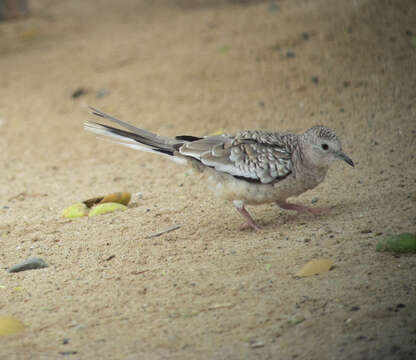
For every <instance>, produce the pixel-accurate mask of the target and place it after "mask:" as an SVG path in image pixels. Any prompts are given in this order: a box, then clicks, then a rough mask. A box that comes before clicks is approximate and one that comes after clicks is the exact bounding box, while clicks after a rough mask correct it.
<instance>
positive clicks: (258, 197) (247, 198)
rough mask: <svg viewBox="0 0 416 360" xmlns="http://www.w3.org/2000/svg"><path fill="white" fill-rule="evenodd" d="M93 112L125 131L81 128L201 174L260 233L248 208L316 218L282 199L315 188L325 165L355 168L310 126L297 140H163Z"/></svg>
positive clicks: (264, 136)
mask: <svg viewBox="0 0 416 360" xmlns="http://www.w3.org/2000/svg"><path fill="white" fill-rule="evenodd" d="M91 110H92V113H93V114H94V115H97V116H99V117H102V118H105V119H107V120H110V121H112V122H114V123H116V124H118V125H120V126H122V127H124V128H125V129H127V130H128V131H127V130H122V129H118V128H114V127H112V126H108V125H104V124H99V123H95V122H88V123H85V129H86V130H89V131H92V132H94V133H96V134H99V135H104V136H108V137H110V138H113V140H114V141H115V142H117V143H120V144H122V145H125V146H128V147H131V148H134V149H137V150H142V151H147V152H153V153H158V154H161V155H164V156H168V157H170V158H171V159H173V160H175V161H177V162H180V163H188V164H189V165H191V166H193V167H194V168H196V169H198V170H199V171H201V172H203V173H205V174H206V175H207V176H208V179H209V180H210V181H211V184H212V185H213V190H214V192H215V193H216V194H217V195H218V196H220V197H222V198H224V199H227V200H231V201H233V202H234V205H235V206H236V208H237V210H238V211H239V212H240V213H241V214H242V215H243V216H244V218H245V219H246V222H247V223H246V226H248V227H251V228H254V229H256V230H257V229H259V227H258V226H257V225H256V223H255V222H254V220H253V219H252V218H251V216H250V214H249V213H248V212H247V210H246V209H245V205H246V204H248V205H250V204H252V205H255V204H263V203H267V202H276V203H277V204H278V205H279V206H280V207H282V208H284V209H290V210H295V211H297V212H299V213H300V212H308V213H320V212H321V211H323V210H324V209H316V208H315V209H310V208H306V207H303V206H300V205H295V204H290V203H287V202H286V199H287V198H288V197H291V196H297V195H299V194H301V193H303V192H305V191H307V190H309V189H312V188H314V187H315V186H317V185H318V184H319V183H320V182H322V181H323V179H324V177H325V175H326V173H327V170H328V167H329V164H330V163H331V162H332V161H334V160H344V161H345V162H347V163H348V164H349V165H351V166H354V164H353V162H352V160H351V159H350V158H349V157H348V156H347V155H345V154H344V153H343V152H342V149H341V143H340V141H339V139H338V137H337V136H336V134H335V132H334V131H333V130H331V129H329V128H327V127H325V126H314V127H312V128H310V129H309V130H307V131H306V132H305V133H303V134H301V135H297V134H290V133H277V132H266V131H257V130H256V131H241V132H238V133H236V134H233V135H231V134H223V135H216V136H205V137H194V136H188V135H183V136H177V137H176V138H168V137H164V136H159V135H157V134H154V133H151V132H149V131H146V130H143V129H140V128H137V127H135V126H132V125H130V124H128V123H125V122H123V121H121V120H119V119H116V118H114V117H112V116H110V115H107V114H105V113H103V112H101V111H99V110H97V109H94V108H91Z"/></svg>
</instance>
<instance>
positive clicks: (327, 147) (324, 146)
mask: <svg viewBox="0 0 416 360" xmlns="http://www.w3.org/2000/svg"><path fill="white" fill-rule="evenodd" d="M321 148H322V149H323V150H328V149H329V146H328V144H322V145H321Z"/></svg>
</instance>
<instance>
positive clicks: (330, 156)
mask: <svg viewBox="0 0 416 360" xmlns="http://www.w3.org/2000/svg"><path fill="white" fill-rule="evenodd" d="M302 139H303V143H304V144H305V147H306V149H305V150H306V154H307V157H308V161H310V162H312V163H313V164H314V165H315V166H319V167H327V166H329V164H330V163H331V162H333V161H335V160H343V161H345V162H346V163H347V164H348V165H351V166H352V167H354V162H353V161H352V160H351V159H350V158H349V157H348V156H347V155H346V154H345V153H344V152H343V151H342V146H341V142H340V140H339V139H338V136H337V135H336V134H335V131H334V130H332V129H330V128H327V127H325V126H320V125H318V126H314V127H312V128H310V129H309V130H307V131H306V132H305V133H304V134H303V135H302Z"/></svg>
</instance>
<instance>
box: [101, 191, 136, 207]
mask: <svg viewBox="0 0 416 360" xmlns="http://www.w3.org/2000/svg"><path fill="white" fill-rule="evenodd" d="M130 199H131V194H130V193H129V192H116V193H112V194H108V195H106V196H104V198H103V199H102V200H101V201H100V204H104V203H110V202H111V203H119V204H123V205H125V206H127V205H128V204H129V202H130Z"/></svg>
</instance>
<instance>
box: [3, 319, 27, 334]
mask: <svg viewBox="0 0 416 360" xmlns="http://www.w3.org/2000/svg"><path fill="white" fill-rule="evenodd" d="M24 328H25V327H24V325H23V324H22V323H21V322H20V321H19V320H17V319H15V318H14V317H12V316H0V336H2V335H9V334H15V333H18V332H21V331H23V330H24Z"/></svg>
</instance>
